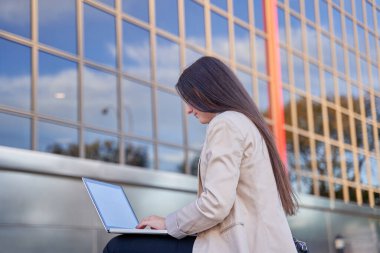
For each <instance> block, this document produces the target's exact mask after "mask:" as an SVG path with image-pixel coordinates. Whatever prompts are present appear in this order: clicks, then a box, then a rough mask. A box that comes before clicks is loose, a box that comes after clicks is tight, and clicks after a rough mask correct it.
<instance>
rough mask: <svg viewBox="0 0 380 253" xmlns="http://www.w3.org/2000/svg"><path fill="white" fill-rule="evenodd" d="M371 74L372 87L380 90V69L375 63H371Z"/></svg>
mask: <svg viewBox="0 0 380 253" xmlns="http://www.w3.org/2000/svg"><path fill="white" fill-rule="evenodd" d="M371 74H372V87H373V88H374V89H375V90H376V91H380V79H379V71H378V70H377V67H376V66H375V65H372V64H371Z"/></svg>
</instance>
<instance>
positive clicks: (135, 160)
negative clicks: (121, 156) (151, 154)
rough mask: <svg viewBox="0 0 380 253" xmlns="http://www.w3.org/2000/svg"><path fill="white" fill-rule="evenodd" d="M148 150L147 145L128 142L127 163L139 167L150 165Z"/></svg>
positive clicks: (126, 150) (126, 149)
mask: <svg viewBox="0 0 380 253" xmlns="http://www.w3.org/2000/svg"><path fill="white" fill-rule="evenodd" d="M148 162H149V159H148V150H147V148H146V147H142V146H135V145H133V144H131V143H128V144H127V146H126V148H125V163H126V164H129V165H133V166H138V167H144V168H147V167H149V163H148Z"/></svg>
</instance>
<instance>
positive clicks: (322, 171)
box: [315, 141, 328, 175]
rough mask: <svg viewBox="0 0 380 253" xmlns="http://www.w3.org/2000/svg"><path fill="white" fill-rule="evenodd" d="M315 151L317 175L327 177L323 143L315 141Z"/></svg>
mask: <svg viewBox="0 0 380 253" xmlns="http://www.w3.org/2000/svg"><path fill="white" fill-rule="evenodd" d="M315 151H316V157H317V170H318V174H319V175H327V174H328V172H327V163H326V147H325V143H323V142H321V141H315Z"/></svg>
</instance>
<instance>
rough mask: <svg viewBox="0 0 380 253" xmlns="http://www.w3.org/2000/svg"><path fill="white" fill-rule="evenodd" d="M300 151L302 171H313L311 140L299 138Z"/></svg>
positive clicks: (300, 136)
mask: <svg viewBox="0 0 380 253" xmlns="http://www.w3.org/2000/svg"><path fill="white" fill-rule="evenodd" d="M298 139H299V149H300V166H301V169H302V170H307V171H312V169H311V153H310V141H309V138H307V137H304V136H302V135H299V136H298Z"/></svg>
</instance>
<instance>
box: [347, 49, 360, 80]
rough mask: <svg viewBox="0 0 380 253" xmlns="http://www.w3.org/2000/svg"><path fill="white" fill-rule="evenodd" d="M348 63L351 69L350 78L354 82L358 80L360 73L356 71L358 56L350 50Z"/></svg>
mask: <svg viewBox="0 0 380 253" xmlns="http://www.w3.org/2000/svg"><path fill="white" fill-rule="evenodd" d="M348 62H349V69H350V72H349V73H350V76H349V77H350V78H351V79H353V80H358V73H357V71H356V56H355V53H353V52H352V51H351V50H348Z"/></svg>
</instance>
